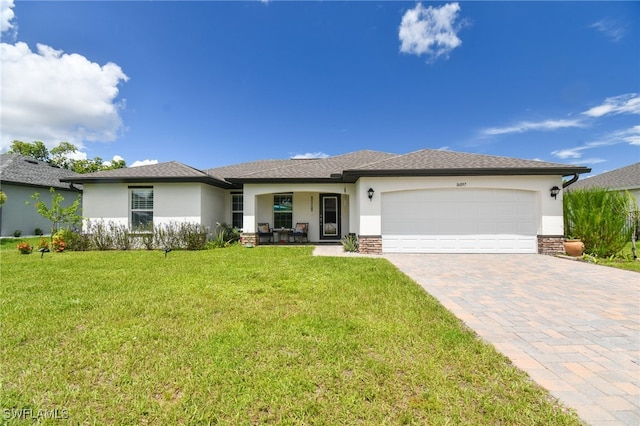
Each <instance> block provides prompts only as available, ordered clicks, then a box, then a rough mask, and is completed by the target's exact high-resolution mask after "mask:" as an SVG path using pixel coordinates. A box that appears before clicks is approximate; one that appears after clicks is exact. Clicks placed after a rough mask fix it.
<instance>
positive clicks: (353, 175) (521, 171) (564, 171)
mask: <svg viewBox="0 0 640 426" xmlns="http://www.w3.org/2000/svg"><path fill="white" fill-rule="evenodd" d="M589 172H591V169H590V168H588V167H562V168H560V167H514V168H457V169H393V170H358V169H355V170H345V171H344V173H343V180H344V181H345V182H349V183H353V182H355V181H357V180H358V179H359V178H361V177H392V176H398V177H405V176H424V177H427V176H532V175H535V176H553V175H555V176H570V175H575V174H583V173H589Z"/></svg>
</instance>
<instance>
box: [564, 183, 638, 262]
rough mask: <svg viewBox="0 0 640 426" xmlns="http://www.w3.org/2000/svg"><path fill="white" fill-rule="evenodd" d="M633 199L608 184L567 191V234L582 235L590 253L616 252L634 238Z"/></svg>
mask: <svg viewBox="0 0 640 426" xmlns="http://www.w3.org/2000/svg"><path fill="white" fill-rule="evenodd" d="M631 201H632V197H631V195H630V194H629V193H628V192H620V191H610V190H608V189H606V188H589V189H578V190H575V191H567V192H566V193H565V194H564V199H563V203H564V227H565V228H564V229H565V235H566V236H567V237H570V238H580V239H581V240H582V242H583V243H584V247H585V252H587V253H589V254H593V255H596V256H600V257H609V256H612V255H615V254H617V253H618V252H619V251H620V250H622V248H623V247H624V246H625V245H626V244H627V242H629V241H630V240H631V232H632V229H631V228H630V227H629V226H628V218H629V212H630V211H631Z"/></svg>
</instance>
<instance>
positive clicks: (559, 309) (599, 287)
mask: <svg viewBox="0 0 640 426" xmlns="http://www.w3.org/2000/svg"><path fill="white" fill-rule="evenodd" d="M383 257H385V258H387V259H388V260H389V261H391V262H392V263H393V264H395V265H396V266H397V267H398V268H399V269H400V270H401V271H403V272H404V273H406V274H407V275H409V276H410V277H411V278H413V279H414V280H415V281H416V282H417V283H418V284H420V285H421V286H422V287H423V288H424V289H425V290H426V291H427V292H428V293H429V294H431V295H432V296H434V297H435V298H437V299H438V300H439V301H440V303H442V304H443V305H444V306H445V307H446V308H447V309H449V310H450V311H452V312H453V313H454V314H455V315H456V316H457V317H458V318H460V319H461V320H462V321H464V322H465V323H466V325H467V326H469V327H470V328H471V329H473V330H475V331H476V332H477V333H478V335H480V336H481V337H482V338H483V339H484V340H486V341H487V342H489V343H491V344H493V345H494V346H495V347H496V349H498V350H499V351H500V352H502V353H503V354H505V355H506V356H507V357H509V358H510V359H511V360H512V361H513V363H514V364H515V365H516V366H517V367H519V368H521V369H522V370H524V371H526V372H527V373H528V374H529V375H530V376H531V378H532V379H533V380H535V381H536V382H537V383H538V384H540V385H541V386H543V387H545V388H546V389H548V390H549V391H550V392H551V394H552V395H554V396H555V397H557V398H558V399H559V400H560V401H561V402H562V403H563V404H564V405H565V406H567V407H570V408H573V409H575V410H576V412H577V414H578V415H579V416H580V418H581V419H583V420H584V421H585V422H587V423H588V424H591V425H596V426H600V425H640V274H638V273H636V272H629V271H622V270H618V269H614V268H608V267H605V266H599V265H593V264H588V263H584V262H578V261H571V260H567V259H562V258H556V257H552V256H542V255H526V254H524V255H522V254H518V255H510V254H495V255H494V254H472V255H462V254H386V255H384V256H383Z"/></svg>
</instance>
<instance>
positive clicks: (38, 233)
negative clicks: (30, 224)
mask: <svg viewBox="0 0 640 426" xmlns="http://www.w3.org/2000/svg"><path fill="white" fill-rule="evenodd" d="M42 234H44V232H42V229H40V228H36V229H35V231H33V235H42Z"/></svg>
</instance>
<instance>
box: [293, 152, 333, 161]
mask: <svg viewBox="0 0 640 426" xmlns="http://www.w3.org/2000/svg"><path fill="white" fill-rule="evenodd" d="M327 157H329V154H325V153H324V152H307V153H305V154H296V155H294V156H293V157H291V159H292V160H310V159H314V158H327Z"/></svg>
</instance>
